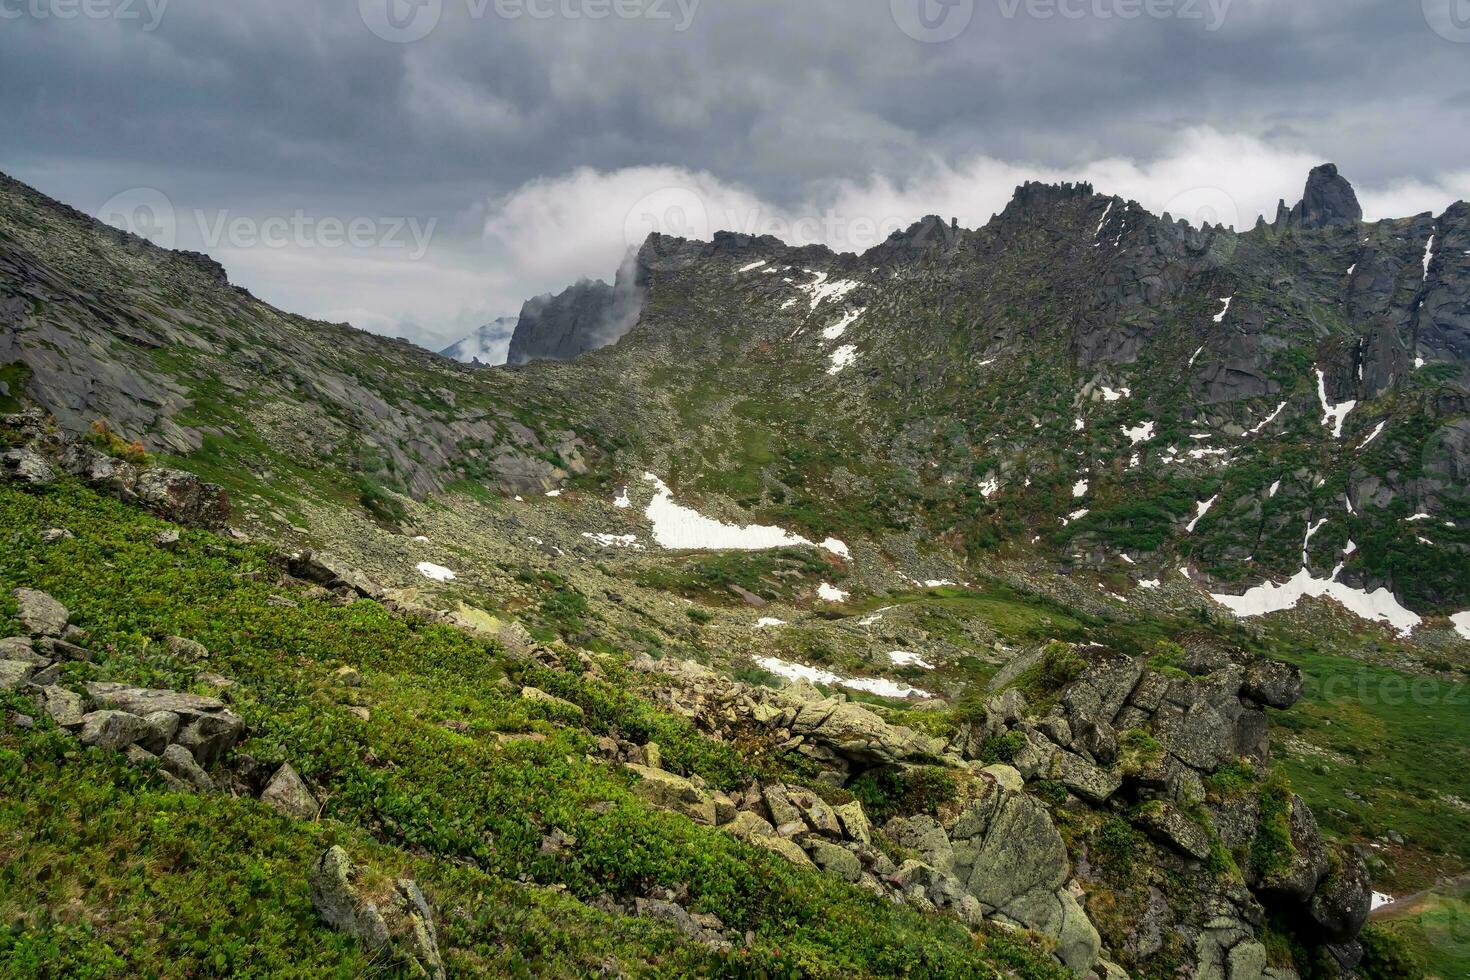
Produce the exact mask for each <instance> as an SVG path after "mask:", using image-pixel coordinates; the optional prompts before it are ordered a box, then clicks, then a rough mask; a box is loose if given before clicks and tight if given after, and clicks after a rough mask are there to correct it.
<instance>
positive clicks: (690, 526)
mask: <svg viewBox="0 0 1470 980" xmlns="http://www.w3.org/2000/svg"><path fill="white" fill-rule="evenodd" d="M643 479H645V480H647V481H648V482H649V483H652V484H653V499H652V500H650V501H649V502H648V507H647V508H646V509H645V510H644V512H643V514H644V516H645V517H647V518H648V519H649V520H650V521H652V522H653V540H654V542H655V543H657V544H658V546H659V547H660V548H669V549H683V550H702V551H766V550H769V549H771V548H794V547H800V546H801V545H808V546H810V547H814V548H816V547H820V548H822V549H823V550H825V551H828V552H831V553H832V554H834V555H837V556H839V557H842V558H846V557H847V556H848V549H847V545H845V544H843V543H842V542H841V541H839V540H837V539H836V538H828V539H827V540H826V541H823V542H822V543H821V544H820V545H818V544H815V543H814V542H812V541H809V540H807V539H806V538H803V537H802V536H801V535H799V534H792V533H791V532H790V531H787V530H785V529H784V528H779V527H771V526H769V525H765V524H747V525H745V526H744V527H740V526H737V525H735V524H726V523H724V522H723V521H717V520H715V519H714V518H712V517H705V516H704V515H703V514H701V513H700V512H699V511H697V510H694V509H693V508H691V507H685V506H683V505H681V504H677V503H675V502H674V494H673V491H671V490H670V489H669V488H668V485H667V484H665V483H664V481H663V480H660V479H659V478H658V477H657V476H655V475H654V474H653V473H644V474H643Z"/></svg>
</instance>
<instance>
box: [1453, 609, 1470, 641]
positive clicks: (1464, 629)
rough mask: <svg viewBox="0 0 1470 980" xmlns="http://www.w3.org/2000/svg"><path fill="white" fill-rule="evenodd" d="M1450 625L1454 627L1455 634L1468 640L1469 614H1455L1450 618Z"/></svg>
mask: <svg viewBox="0 0 1470 980" xmlns="http://www.w3.org/2000/svg"><path fill="white" fill-rule="evenodd" d="M1450 623H1452V624H1453V625H1454V627H1455V632H1456V633H1459V634H1460V635H1461V636H1463V637H1464V638H1465V639H1467V640H1470V612H1462V613H1455V614H1454V615H1453V616H1451V617H1450Z"/></svg>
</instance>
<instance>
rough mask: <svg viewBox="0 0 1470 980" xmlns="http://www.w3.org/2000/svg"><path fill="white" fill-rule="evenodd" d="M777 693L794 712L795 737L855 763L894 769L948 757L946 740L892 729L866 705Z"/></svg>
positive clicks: (792, 730) (791, 727) (792, 721)
mask: <svg viewBox="0 0 1470 980" xmlns="http://www.w3.org/2000/svg"><path fill="white" fill-rule="evenodd" d="M776 693H777V695H778V696H784V702H783V703H784V706H785V707H786V708H788V709H789V710H794V715H793V717H792V719H791V722H790V724H789V725H788V726H787V727H789V728H790V730H791V733H792V734H793V735H800V736H802V737H804V738H806V739H808V740H810V741H813V742H815V743H817V744H818V745H821V746H823V747H825V748H827V749H830V750H831V751H832V752H834V753H836V754H837V755H838V756H840V757H842V758H844V759H847V760H849V761H851V762H854V763H857V764H859V765H893V764H898V763H921V762H934V761H938V760H939V759H941V758H942V757H943V756H944V753H945V749H946V746H945V743H944V741H943V740H941V739H937V738H932V737H930V736H928V735H924V734H921V733H919V732H916V731H914V730H913V729H911V728H905V727H903V726H901V725H890V724H889V723H888V722H886V721H884V720H883V719H882V718H880V717H879V716H878V715H877V714H875V713H874V712H872V711H870V710H868V709H867V708H865V707H863V706H862V705H859V704H853V703H851V702H848V701H840V700H838V699H837V698H835V697H832V698H823V699H821V700H819V701H813V700H810V699H807V698H803V697H802V696H801V695H800V694H799V693H793V692H791V691H782V692H776Z"/></svg>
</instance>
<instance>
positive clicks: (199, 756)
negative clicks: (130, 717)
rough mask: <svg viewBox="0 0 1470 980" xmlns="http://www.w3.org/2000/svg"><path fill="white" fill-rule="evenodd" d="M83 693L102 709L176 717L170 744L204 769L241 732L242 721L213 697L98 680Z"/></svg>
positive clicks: (236, 738) (140, 714) (222, 753)
mask: <svg viewBox="0 0 1470 980" xmlns="http://www.w3.org/2000/svg"><path fill="white" fill-rule="evenodd" d="M87 694H88V695H90V696H91V698H92V700H94V701H96V702H97V703H98V704H100V705H102V706H104V707H108V708H116V709H118V710H120V711H127V712H131V713H132V714H135V715H139V716H140V717H141V716H150V715H153V714H155V713H156V712H170V713H172V714H174V715H177V716H178V718H179V728H178V732H177V734H176V735H175V736H174V737H173V741H175V742H177V743H178V744H179V745H182V746H183V747H184V748H186V749H188V750H189V751H190V752H191V753H192V754H193V756H194V760H195V761H196V762H198V763H199V765H201V766H203V767H204V768H206V769H208V768H209V767H210V766H212V765H214V763H215V762H216V761H217V760H218V759H219V758H220V756H222V755H224V753H226V752H228V751H229V750H230V749H231V748H233V747H234V745H235V743H236V742H238V741H239V740H240V737H241V736H242V735H243V734H244V732H245V721H244V719H242V718H240V717H239V716H238V715H236V714H234V713H233V712H231V711H229V710H228V709H227V708H226V707H225V706H224V703H223V702H222V701H219V700H217V699H216V698H207V697H203V696H201V695H198V694H187V693H183V692H180V691H165V690H157V689H152V688H141V687H132V686H131V685H128V684H116V683H111V682H101V681H99V682H95V683H91V684H88V685H87Z"/></svg>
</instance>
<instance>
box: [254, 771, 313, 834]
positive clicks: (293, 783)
mask: <svg viewBox="0 0 1470 980" xmlns="http://www.w3.org/2000/svg"><path fill="white" fill-rule="evenodd" d="M260 799H261V802H262V803H265V804H266V805H267V806H269V807H270V808H271V809H273V810H275V811H276V812H277V813H280V814H283V815H284V816H287V817H291V818H293V819H295V820H311V819H314V818H315V817H316V814H317V810H318V808H319V804H318V803H317V800H316V797H315V796H313V795H312V793H311V790H309V789H308V788H307V787H306V783H305V782H304V781H303V780H302V779H301V776H300V775H298V774H297V772H296V770H295V769H293V768H291V764H290V763H289V762H288V763H284V764H283V765H282V766H281V768H279V769H277V770H276V773H275V775H274V776H272V777H271V779H270V782H269V783H267V784H266V787H265V789H264V790H262V791H261V794H260Z"/></svg>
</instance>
